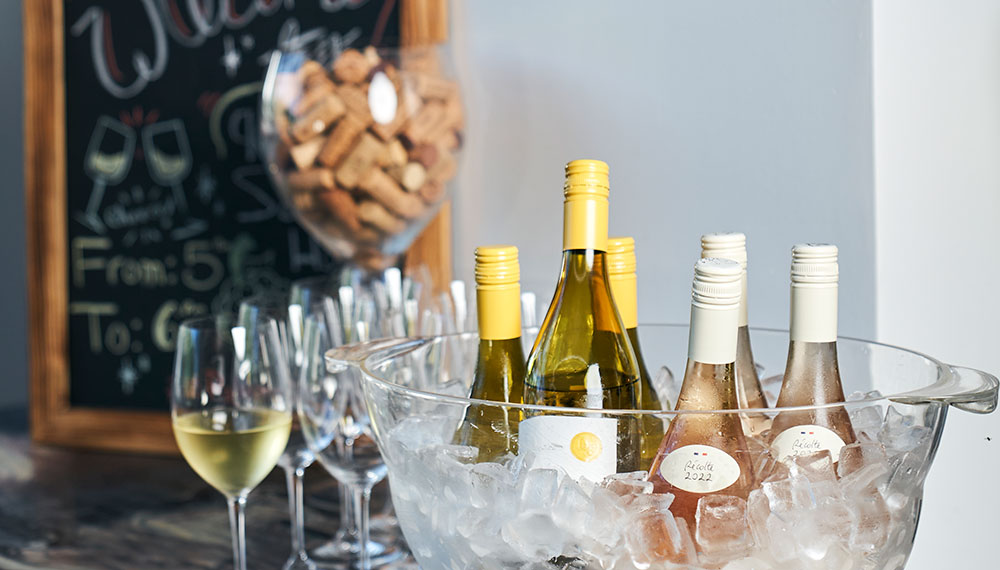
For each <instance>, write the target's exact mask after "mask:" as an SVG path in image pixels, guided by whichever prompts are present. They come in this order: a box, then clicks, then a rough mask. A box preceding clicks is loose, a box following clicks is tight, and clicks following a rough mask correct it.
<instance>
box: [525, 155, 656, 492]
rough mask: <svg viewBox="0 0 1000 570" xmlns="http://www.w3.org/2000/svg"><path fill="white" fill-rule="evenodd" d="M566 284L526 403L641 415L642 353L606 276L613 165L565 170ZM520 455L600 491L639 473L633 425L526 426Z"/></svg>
mask: <svg viewBox="0 0 1000 570" xmlns="http://www.w3.org/2000/svg"><path fill="white" fill-rule="evenodd" d="M564 195H565V199H564V202H563V258H562V270H561V272H560V274H559V282H558V284H557V285H556V291H555V295H554V296H553V298H552V303H551V304H550V305H549V309H548V311H547V312H546V314H545V318H544V319H543V321H542V326H541V327H540V329H539V332H538V337H537V338H536V339H535V345H534V347H533V348H532V349H531V354H530V356H529V357H528V371H527V374H526V376H525V382H524V403H526V404H543V405H548V406H558V407H574V408H590V409H619V410H621V409H626V410H634V409H635V408H636V407H637V406H638V395H637V384H638V379H639V372H638V364H637V363H636V360H635V353H634V352H633V351H632V345H631V343H630V342H629V340H628V335H626V333H625V326H624V324H623V323H622V320H621V317H620V316H619V314H618V309H617V308H616V306H615V303H614V300H613V298H612V296H611V288H610V286H609V284H608V273H607V260H606V252H607V242H608V165H607V164H605V163H603V162H601V161H599V160H575V161H573V162H570V163H569V164H567V165H566V182H565V185H564ZM519 450H520V453H521V454H525V453H530V454H532V457H533V461H534V465H536V466H550V467H551V466H558V467H561V468H562V469H564V470H565V471H566V472H567V473H568V474H569V475H570V476H572V477H574V478H579V477H586V478H587V479H589V480H591V481H600V480H601V479H603V478H604V477H606V476H607V475H610V474H612V473H614V472H616V471H620V472H626V471H635V470H637V469H638V468H639V429H638V421H637V420H636V419H635V418H634V417H622V416H614V415H610V414H600V413H586V414H580V413H576V412H567V413H566V414H544V415H533V417H530V418H528V419H525V420H524V421H522V422H521V425H520V439H519Z"/></svg>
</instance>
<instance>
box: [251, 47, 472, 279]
mask: <svg viewBox="0 0 1000 570" xmlns="http://www.w3.org/2000/svg"><path fill="white" fill-rule="evenodd" d="M330 46H331V43H330V39H329V38H327V37H316V38H312V39H309V40H307V41H304V42H302V43H299V44H297V45H295V46H285V47H284V48H283V49H280V50H278V51H276V52H275V54H274V55H273V56H272V59H271V61H270V65H269V67H268V71H267V75H266V78H265V82H264V87H263V100H262V119H261V121H262V122H261V132H262V134H263V145H262V150H263V154H264V160H265V162H266V163H267V170H268V174H269V176H270V178H271V181H272V183H273V184H274V186H275V188H276V190H277V192H278V194H279V195H280V196H281V197H282V199H283V200H284V202H285V204H286V205H287V206H288V208H289V209H290V210H291V212H292V213H293V214H294V216H295V218H296V220H297V221H298V222H299V224H301V226H302V227H303V228H304V229H305V230H306V231H307V232H309V233H310V235H312V237H313V238H314V239H316V241H317V242H318V243H319V244H320V245H321V246H323V248H324V249H326V250H327V252H328V253H330V254H331V255H333V256H334V257H336V258H338V259H342V260H350V261H352V262H353V263H354V264H355V265H357V266H359V267H361V268H363V269H367V270H370V271H377V270H381V269H385V268H386V267H389V266H391V265H393V264H394V263H395V262H396V260H397V258H398V256H399V254H401V253H402V252H404V251H405V250H406V249H407V247H409V245H410V243H411V242H412V241H413V239H414V238H416V236H417V235H418V234H419V233H420V231H421V230H422V229H423V228H424V226H426V225H427V223H429V222H430V220H431V219H432V218H433V217H434V214H435V213H436V212H437V210H438V209H439V208H440V207H441V204H442V203H443V202H444V201H445V199H446V198H447V196H448V194H449V190H450V187H451V185H452V184H451V183H452V181H453V179H454V177H455V174H456V169H457V164H458V162H457V159H458V156H459V150H460V147H461V141H462V138H463V133H464V122H463V118H462V105H461V94H460V91H459V89H458V85H457V83H456V82H455V81H454V80H453V79H452V74H451V71H450V69H449V66H448V62H447V59H446V58H445V57H443V56H442V53H441V52H440V51H439V50H438V48H436V47H432V46H426V47H408V48H374V47H370V46H369V47H367V48H359V49H347V50H343V51H339V52H335V51H334V50H331V49H330Z"/></svg>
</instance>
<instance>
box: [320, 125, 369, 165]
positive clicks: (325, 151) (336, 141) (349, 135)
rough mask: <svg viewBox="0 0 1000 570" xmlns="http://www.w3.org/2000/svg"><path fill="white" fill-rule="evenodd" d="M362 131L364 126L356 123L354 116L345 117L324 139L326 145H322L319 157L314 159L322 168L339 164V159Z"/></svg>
mask: <svg viewBox="0 0 1000 570" xmlns="http://www.w3.org/2000/svg"><path fill="white" fill-rule="evenodd" d="M364 130H365V125H364V124H362V123H361V122H360V121H358V120H357V119H356V118H355V117H354V115H345V116H344V118H343V119H341V120H340V122H339V123H337V127H336V128H335V129H333V132H332V133H330V136H329V137H328V138H327V139H326V143H324V145H323V148H322V149H321V150H320V151H319V156H317V157H316V160H317V161H318V162H319V163H320V164H322V165H324V166H330V167H333V166H336V165H337V163H339V162H340V159H341V158H343V156H344V155H345V154H347V151H348V150H350V148H351V145H352V144H354V139H356V138H357V137H358V135H360V134H361V133H362V132H363V131H364Z"/></svg>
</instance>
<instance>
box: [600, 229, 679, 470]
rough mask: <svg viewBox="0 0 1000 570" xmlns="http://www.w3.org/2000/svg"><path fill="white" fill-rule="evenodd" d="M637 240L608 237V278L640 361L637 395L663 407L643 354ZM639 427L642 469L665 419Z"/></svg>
mask: <svg viewBox="0 0 1000 570" xmlns="http://www.w3.org/2000/svg"><path fill="white" fill-rule="evenodd" d="M635 268H636V261H635V240H634V239H632V238H630V237H613V238H608V279H609V282H610V283H611V296H612V297H614V300H615V305H617V306H618V314H620V315H621V317H622V324H624V325H625V334H627V335H628V340H629V342H630V343H632V350H633V351H634V352H635V361H636V363H637V364H638V365H639V383H638V384H637V386H636V388H637V389H636V398H637V399H638V401H639V406H638V407H639V409H641V410H659V411H662V410H664V409H665V408H666V406H669V404H663V403H661V402H660V398H659V396H658V395H657V393H656V390H655V389H654V388H653V383H652V378H651V377H650V375H649V369H648V368H646V361H645V359H644V358H643V356H642V349H641V348H640V346H639V329H638V327H639V309H638V303H637V297H638V280H637V279H636V275H635ZM639 428H640V432H641V433H640V445H641V450H640V460H639V467H640V469H649V466H650V464H651V463H652V462H653V458H654V457H656V450H657V449H658V448H659V446H660V440H661V439H663V420H661V419H660V418H657V417H655V416H651V415H650V416H643V418H642V420H641V421H640V422H639Z"/></svg>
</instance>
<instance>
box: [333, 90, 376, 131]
mask: <svg viewBox="0 0 1000 570" xmlns="http://www.w3.org/2000/svg"><path fill="white" fill-rule="evenodd" d="M337 95H339V96H340V99H341V100H342V101H343V102H344V105H345V106H346V107H347V113H348V114H349V115H351V116H352V117H354V118H355V119H357V120H358V121H359V122H361V123H362V124H364V126H365V127H368V125H370V124H372V121H373V119H372V112H371V109H370V108H369V107H368V96H367V95H365V92H364V91H362V90H361V89H359V88H358V87H355V86H353V85H341V86H340V87H339V88H338V89H337Z"/></svg>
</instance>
